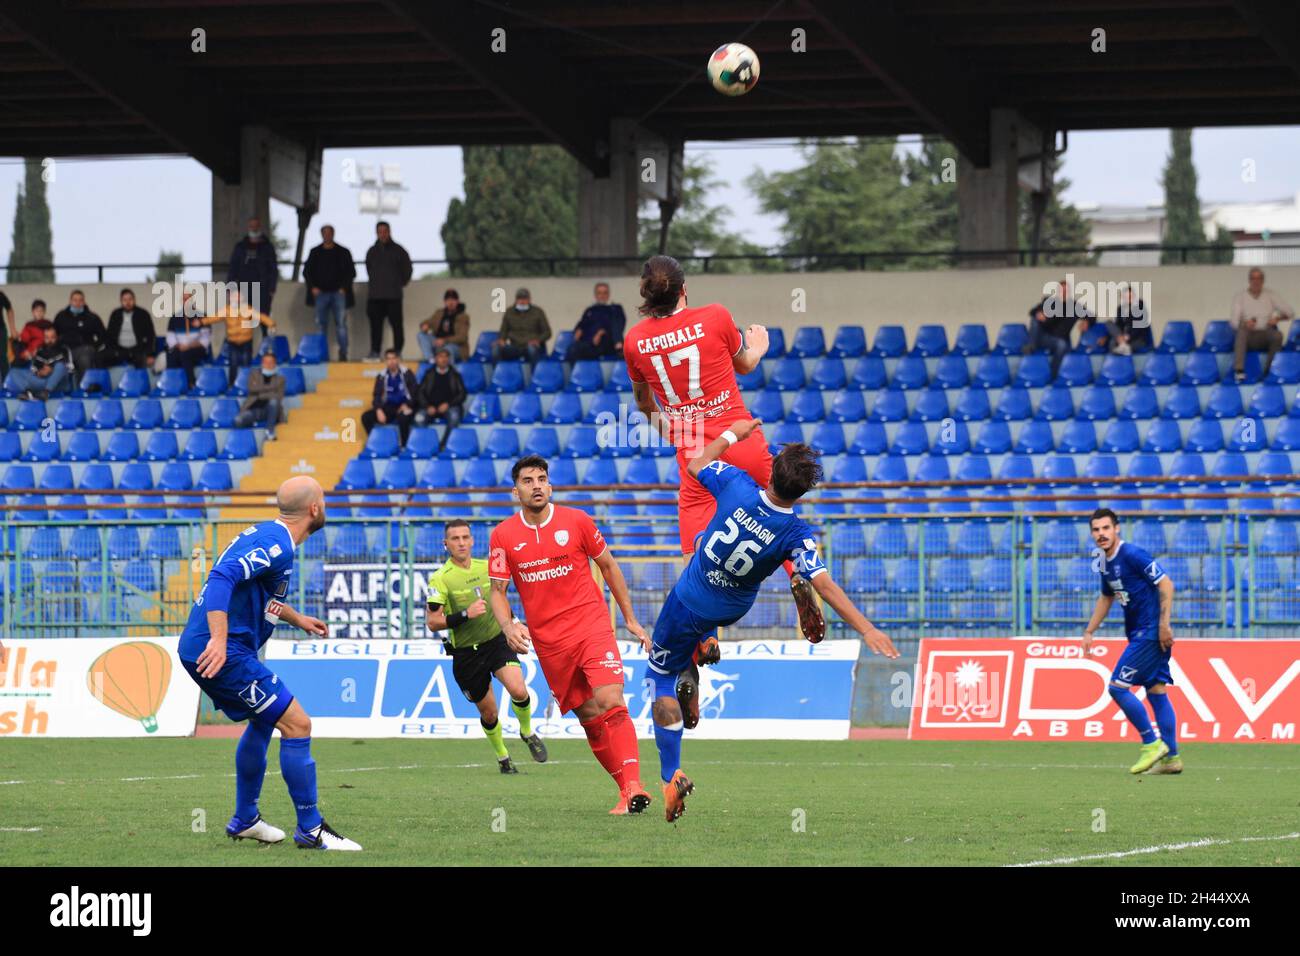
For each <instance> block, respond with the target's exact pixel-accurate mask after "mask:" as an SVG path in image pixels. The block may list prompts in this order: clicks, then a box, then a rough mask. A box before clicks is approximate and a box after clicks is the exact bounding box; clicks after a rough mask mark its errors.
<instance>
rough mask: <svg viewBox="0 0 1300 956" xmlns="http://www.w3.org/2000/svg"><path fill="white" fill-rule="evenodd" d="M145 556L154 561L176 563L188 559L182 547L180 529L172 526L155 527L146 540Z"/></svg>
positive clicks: (161, 525)
mask: <svg viewBox="0 0 1300 956" xmlns="http://www.w3.org/2000/svg"><path fill="white" fill-rule="evenodd" d="M144 555H145V557H146V558H151V559H153V560H154V561H174V560H177V559H179V558H182V557H186V556H187V555H185V552H184V550H183V548H182V545H181V533H180V528H178V527H176V525H172V524H160V525H155V526H154V527H153V528H151V529H150V530H149V536H148V538H147V539H146V540H145V545H144Z"/></svg>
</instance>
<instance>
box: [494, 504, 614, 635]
mask: <svg viewBox="0 0 1300 956" xmlns="http://www.w3.org/2000/svg"><path fill="white" fill-rule="evenodd" d="M550 508H551V513H550V515H549V516H548V517H547V518H546V519H545V520H544V521H542V523H541V524H540V525H531V524H529V523H528V522H526V521H525V520H524V516H523V514H522V512H517V513H515V514H513V515H511V516H510V517H509V518H507V519H506V520H505V521H502V522H501V523H500V524H499V525H497V526H496V527H495V528H493V529H492V537H491V539H490V541H489V544H488V577H489V578H491V579H492V580H494V581H513V582H514V585H515V590H516V591H518V592H519V600H520V601H521V602H522V603H523V605H524V616H525V618H526V623H527V625H528V633H529V634H530V635H531V636H532V639H533V642H534V643H535V644H537V645H538V648H539V650H544V649H545V648H546V646H547V645H548V644H549V645H551V646H554V645H556V644H565V643H568V642H569V641H570V640H572V639H573V638H575V637H586V636H588V635H590V634H592V633H593V632H599V633H611V634H612V633H613V625H612V624H611V623H610V618H609V608H608V607H607V606H606V604H605V599H604V597H603V596H602V594H601V589H600V588H599V587H598V586H597V585H596V581H595V579H594V578H593V577H592V574H591V566H590V565H589V564H588V563H587V562H588V559H590V558H597V557H600V555H602V554H604V553H605V547H606V545H605V539H604V537H603V536H602V535H601V533H600V529H599V528H597V527H596V522H594V521H592V520H591V515H589V514H587V513H586V512H585V511H580V510H579V509H577V508H564V507H561V506H559V505H556V504H554V503H552V504H551V505H550Z"/></svg>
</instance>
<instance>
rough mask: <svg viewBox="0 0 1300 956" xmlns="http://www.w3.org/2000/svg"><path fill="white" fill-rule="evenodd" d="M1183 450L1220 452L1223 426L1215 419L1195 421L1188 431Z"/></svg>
mask: <svg viewBox="0 0 1300 956" xmlns="http://www.w3.org/2000/svg"><path fill="white" fill-rule="evenodd" d="M1171 424H1172V423H1171ZM1183 448H1184V449H1186V450H1187V451H1199V452H1215V451H1222V450H1223V424H1222V423H1221V422H1220V421H1219V420H1218V419H1215V418H1201V419H1197V420H1196V421H1194V422H1192V427H1191V428H1190V429H1188V432H1187V438H1186V439H1185V440H1184V442H1183Z"/></svg>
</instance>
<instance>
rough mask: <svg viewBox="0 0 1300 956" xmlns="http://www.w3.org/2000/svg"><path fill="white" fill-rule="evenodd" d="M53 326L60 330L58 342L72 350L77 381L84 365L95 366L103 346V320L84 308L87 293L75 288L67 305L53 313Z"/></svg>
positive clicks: (87, 367)
mask: <svg viewBox="0 0 1300 956" xmlns="http://www.w3.org/2000/svg"><path fill="white" fill-rule="evenodd" d="M54 327H55V328H56V329H58V331H59V344H60V345H63V346H64V347H66V348H67V350H68V351H69V352H71V353H72V362H73V365H74V366H75V367H76V374H77V384H78V385H80V384H81V377H82V376H83V375H85V374H86V369H89V368H94V367H95V359H96V356H97V355H98V354H99V350H100V349H101V348H103V346H104V322H103V320H102V319H100V317H99V316H97V315H96V314H95V313H94V312H91V311H90V309H88V308H86V296H85V294H84V293H83V292H82V291H81V290H80V289H74V290H73V291H72V295H70V296H68V307H67V308H66V309H64V310H63V311H62V312H60V313H59V314H58V315H56V316H55V317H54Z"/></svg>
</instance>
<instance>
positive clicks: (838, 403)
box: [826, 388, 867, 422]
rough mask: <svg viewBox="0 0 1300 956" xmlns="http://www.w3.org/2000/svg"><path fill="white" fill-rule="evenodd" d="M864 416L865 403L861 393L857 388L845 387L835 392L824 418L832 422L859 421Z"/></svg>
mask: <svg viewBox="0 0 1300 956" xmlns="http://www.w3.org/2000/svg"><path fill="white" fill-rule="evenodd" d="M866 416H867V405H866V402H865V401H864V400H863V398H862V393H861V392H859V391H858V390H857V389H853V388H846V389H842V390H840V391H838V392H836V393H835V396H834V397H833V398H832V399H831V410H830V411H829V412H828V413H827V415H826V418H827V419H828V420H829V421H833V422H860V421H862V419H864V418H866Z"/></svg>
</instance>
